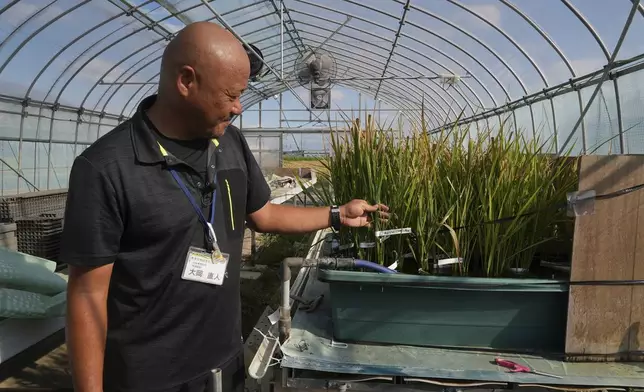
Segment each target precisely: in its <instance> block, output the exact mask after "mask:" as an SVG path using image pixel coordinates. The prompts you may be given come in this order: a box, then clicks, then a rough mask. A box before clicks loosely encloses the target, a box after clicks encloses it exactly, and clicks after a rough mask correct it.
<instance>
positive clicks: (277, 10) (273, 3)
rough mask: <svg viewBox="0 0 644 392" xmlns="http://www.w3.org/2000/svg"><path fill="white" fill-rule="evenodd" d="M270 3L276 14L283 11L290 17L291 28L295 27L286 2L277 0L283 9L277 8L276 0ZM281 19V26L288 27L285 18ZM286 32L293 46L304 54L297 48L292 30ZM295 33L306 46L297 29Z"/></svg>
mask: <svg viewBox="0 0 644 392" xmlns="http://www.w3.org/2000/svg"><path fill="white" fill-rule="evenodd" d="M270 1H271V4H272V5H273V9H274V10H275V13H279V12H280V9H281V11H282V14H285V15H286V16H287V17H288V20H289V21H290V23H291V26H295V25H294V24H293V18H291V13H290V11H289V9H288V7H286V5H284V0H277V1H279V2H280V7H281V8H279V7H277V4H275V0H270ZM257 3H259V2H257ZM281 19H282V21H281V22H280V25H281V26H284V27H286V23H285V21H284V18H281ZM285 30H286V34H288V36H289V37H291V42H293V44H294V45H295V47H296V48H297V50H298V52H300V53H302V50H301V49H300V47H299V46H297V44H295V38H293V35H292V34H291V30H290V29H285ZM293 31H294V33H295V34H297V38H298V39H299V40H300V44H301V45H302V46H304V41H302V37H300V34H299V33H298V31H297V29H294V30H293ZM280 68H281V67H280Z"/></svg>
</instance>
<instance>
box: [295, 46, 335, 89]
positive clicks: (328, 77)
mask: <svg viewBox="0 0 644 392" xmlns="http://www.w3.org/2000/svg"><path fill="white" fill-rule="evenodd" d="M293 68H294V69H293V73H294V74H295V76H296V77H297V81H298V82H299V83H300V85H302V86H305V87H313V86H311V84H313V85H314V86H315V87H321V88H323V87H327V88H328V87H331V85H332V84H333V81H334V78H335V74H336V63H335V59H334V58H333V56H332V55H331V54H330V53H329V52H327V51H325V50H322V49H315V50H310V49H309V50H307V51H306V52H303V53H302V54H300V55H299V56H298V58H297V60H295V64H294V66H293Z"/></svg>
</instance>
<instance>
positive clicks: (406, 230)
mask: <svg viewBox="0 0 644 392" xmlns="http://www.w3.org/2000/svg"><path fill="white" fill-rule="evenodd" d="M410 233H411V227H405V228H401V229H391V230H380V231H376V237H389V236H392V235H398V234H410Z"/></svg>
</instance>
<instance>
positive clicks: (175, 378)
mask: <svg viewBox="0 0 644 392" xmlns="http://www.w3.org/2000/svg"><path fill="white" fill-rule="evenodd" d="M155 98H156V97H155V96H151V97H148V98H146V99H145V100H144V101H143V102H142V103H141V105H140V106H139V108H138V110H137V112H136V114H135V115H134V116H133V117H132V118H131V119H129V120H127V121H125V122H124V123H122V124H121V125H119V126H118V127H116V128H115V129H114V130H112V131H110V132H109V133H107V134H106V135H104V136H103V137H101V138H100V139H99V140H97V141H96V142H95V143H94V144H92V145H91V146H90V147H89V148H87V149H86V150H85V151H83V153H82V154H81V155H80V156H79V157H77V158H76V160H75V161H74V165H73V167H72V171H71V176H70V181H69V194H68V200H67V209H66V213H65V227H64V233H63V238H62V245H61V256H60V259H61V261H62V262H65V263H68V264H71V265H83V266H100V265H105V264H109V263H114V267H113V272H112V278H111V281H110V286H109V294H108V299H107V310H108V332H107V341H106V353H105V369H104V379H105V380H104V382H105V385H106V390H119V391H141V390H154V389H165V388H170V387H172V386H175V385H179V384H182V383H184V382H186V381H189V380H190V379H193V378H195V377H198V376H200V375H202V374H204V373H206V372H208V371H209V370H210V369H212V368H215V367H218V366H221V365H222V364H223V363H225V362H226V361H228V360H229V359H230V358H232V357H234V356H235V355H237V354H238V353H239V352H240V351H241V350H242V337H241V306H240V302H241V301H240V291H239V273H240V262H241V253H242V243H243V238H244V224H245V219H246V216H247V215H248V214H250V213H252V212H255V211H257V210H259V209H260V208H261V207H263V206H264V205H265V204H266V203H267V202H268V201H269V199H270V189H269V187H268V185H267V184H266V181H265V179H264V177H263V175H262V172H261V170H260V168H259V166H258V164H257V162H256V161H255V159H254V157H253V155H252V153H251V151H250V149H249V147H248V144H247V142H246V140H245V139H244V137H243V136H242V135H241V133H240V132H239V130H238V129H237V128H235V127H234V126H230V127H228V129H227V130H226V133H225V134H224V135H223V136H222V137H220V138H218V139H217V141H218V146H217V147H216V148H212V146H210V144H212V143H210V141H208V140H202V141H194V142H181V141H175V140H170V139H168V138H164V137H163V136H162V135H161V134H160V133H158V132H157V131H156V130H155V129H154V126H153V125H152V124H151V123H150V122H149V120H147V116H146V115H145V110H146V109H147V108H149V107H150V106H151V104H152V103H153V102H154V99H155ZM158 143H160V144H161V145H162V146H163V147H164V148H165V149H166V150H167V152H168V156H167V157H164V156H163V155H162V154H161V151H160V150H159V144H158ZM208 158H210V162H208V161H209V159H208ZM169 167H173V168H175V169H176V171H177V172H178V173H179V175H180V177H181V178H182V179H183V182H184V183H185V184H186V186H187V188H188V189H189V190H190V192H191V193H192V194H193V196H194V198H195V200H196V201H198V203H199V205H200V207H201V208H202V211H203V213H204V215H205V217H206V218H208V219H209V218H210V205H211V204H210V203H212V202H213V201H212V191H213V189H216V190H217V192H216V197H215V200H214V202H215V225H214V226H215V232H216V235H217V240H218V243H219V247H220V248H221V250H222V252H226V253H229V254H230V261H229V263H228V269H227V274H228V276H227V278H226V279H225V281H224V284H223V285H221V286H217V285H211V284H206V283H198V282H194V281H189V280H184V279H182V278H181V273H182V271H183V267H184V263H185V260H186V255H187V252H188V248H189V247H190V246H197V247H201V248H206V249H208V241H207V235H206V231H205V228H204V226H203V224H202V223H201V221H200V220H199V219H198V215H197V213H196V211H195V210H194V208H193V206H192V205H191V204H190V202H189V200H188V198H187V197H186V195H185V194H184V193H183V191H182V190H181V188H180V187H179V186H178V184H177V182H176V181H175V179H174V178H173V177H172V175H171V173H170V172H169V170H168V168H169ZM215 171H216V173H217V177H216V178H217V182H216V184H212V182H213V180H212V179H213V178H214V177H213V174H214V172H215Z"/></svg>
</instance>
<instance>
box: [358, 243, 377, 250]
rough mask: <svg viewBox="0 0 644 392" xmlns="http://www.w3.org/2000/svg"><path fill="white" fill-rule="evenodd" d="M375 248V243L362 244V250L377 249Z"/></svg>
mask: <svg viewBox="0 0 644 392" xmlns="http://www.w3.org/2000/svg"><path fill="white" fill-rule="evenodd" d="M375 247H376V243H375V242H361V243H360V248H362V249H368V248H375Z"/></svg>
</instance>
